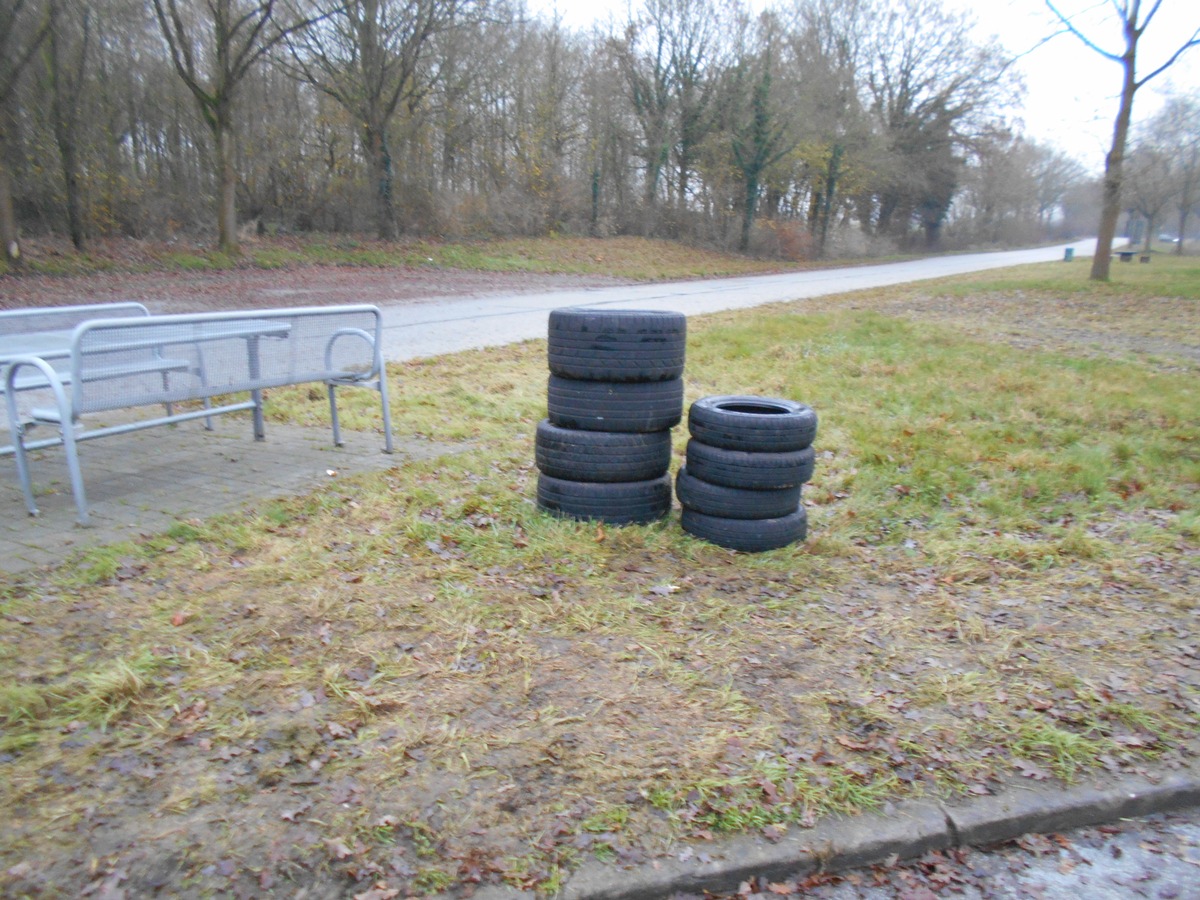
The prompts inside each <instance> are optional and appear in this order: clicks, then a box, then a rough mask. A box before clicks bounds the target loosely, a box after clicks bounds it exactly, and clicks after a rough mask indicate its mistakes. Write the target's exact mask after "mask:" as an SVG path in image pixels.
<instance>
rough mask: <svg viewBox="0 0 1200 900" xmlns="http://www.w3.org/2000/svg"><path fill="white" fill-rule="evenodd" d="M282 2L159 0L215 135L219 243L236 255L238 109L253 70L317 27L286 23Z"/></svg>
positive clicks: (157, 7) (170, 42)
mask: <svg viewBox="0 0 1200 900" xmlns="http://www.w3.org/2000/svg"><path fill="white" fill-rule="evenodd" d="M275 10H276V0H206V2H205V3H203V4H197V3H189V2H187V0H154V12H155V14H156V15H157V16H158V23H159V26H160V27H161V28H162V33H163V37H164V38H165V39H166V42H167V46H168V47H169V48H170V51H171V61H172V62H173V63H174V65H175V71H176V72H177V73H178V74H179V77H180V78H181V79H183V83H184V84H185V85H187V88H188V90H189V91H190V92H191V94H192V97H194V98H195V101H196V105H197V106H198V108H199V110H200V114H201V115H202V116H203V117H204V121H205V123H206V124H207V125H208V128H209V131H211V132H212V138H213V143H214V145H215V146H214V150H215V155H216V169H217V192H218V200H217V240H218V243H219V245H220V247H221V249H222V250H224V251H226V252H232V253H236V252H237V251H238V237H237V166H236V156H235V148H234V137H235V130H234V121H235V120H234V108H235V105H236V102H237V95H238V88H239V86H240V85H241V84H242V82H243V80H244V79H245V78H246V76H247V74H249V72H250V70H251V69H252V68H253V67H254V66H255V64H256V63H258V61H259V60H261V59H262V58H263V57H264V56H265V55H266V54H267V53H269V52H270V51H271V49H272V48H273V47H274V46H275V45H276V44H277V43H279V42H280V41H281V40H283V39H284V38H285V37H286V36H287V35H288V34H289V33H292V32H294V31H298V30H299V29H301V28H304V27H306V26H307V25H310V24H312V22H313V21H315V19H310V18H300V19H295V20H292V21H291V22H289V23H287V24H281V23H280V22H278V21H276V18H275Z"/></svg>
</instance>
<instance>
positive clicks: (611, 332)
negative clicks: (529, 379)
mask: <svg viewBox="0 0 1200 900" xmlns="http://www.w3.org/2000/svg"><path fill="white" fill-rule="evenodd" d="M548 343H549V365H550V380H549V384H548V386H547V404H546V405H547V418H546V419H545V420H543V421H542V422H541V423H539V424H538V428H537V437H536V459H537V466H538V470H539V474H538V487H537V502H538V506H539V507H540V508H541V509H544V510H546V511H548V512H551V513H554V514H556V515H561V516H566V517H570V518H574V519H595V520H598V521H601V522H606V523H608V524H612V525H629V524H647V523H650V522H653V521H655V520H657V519H661V518H663V517H664V516H666V515H667V514H668V513H669V512H670V510H671V477H670V475H669V474H668V470H669V469H670V465H671V428H672V426H674V425H677V424H678V423H679V422H680V420H681V419H682V418H683V378H682V375H683V366H684V356H685V353H686V344H687V319H686V317H685V316H684V315H683V314H682V313H673V312H664V311H659V310H600V309H588V308H575V309H559V310H553V311H552V312H551V313H550V323H549V336H548Z"/></svg>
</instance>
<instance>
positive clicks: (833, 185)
mask: <svg viewBox="0 0 1200 900" xmlns="http://www.w3.org/2000/svg"><path fill="white" fill-rule="evenodd" d="M844 152H845V150H844V148H843V147H842V145H841V144H834V145H833V149H832V151H831V152H830V154H829V163H828V164H827V166H826V168H825V189H824V190H823V191H822V192H821V208H820V218H819V221H818V223H817V227H818V231H817V256H818V257H819V258H821V259H824V258H825V245H826V242H827V241H828V239H829V217H830V216H831V215H832V214H833V200H834V197H836V196H837V185H838V180H839V178H841V168H842V154H843V153H844Z"/></svg>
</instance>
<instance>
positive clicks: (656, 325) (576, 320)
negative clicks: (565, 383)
mask: <svg viewBox="0 0 1200 900" xmlns="http://www.w3.org/2000/svg"><path fill="white" fill-rule="evenodd" d="M548 344H549V354H548V355H549V363H550V372H551V373H552V374H554V375H558V376H559V377H561V378H574V379H577V380H580V381H615V382H644V381H668V380H670V379H672V378H678V377H679V376H680V375H682V374H683V365H684V355H685V352H686V348H687V317H686V316H685V315H684V314H683V313H677V312H670V311H667V310H650V309H641V310H639V309H626V310H607V309H589V308H587V307H574V308H570V309H555V310H551V312H550V327H549V337H548Z"/></svg>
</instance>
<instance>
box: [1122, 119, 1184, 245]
mask: <svg viewBox="0 0 1200 900" xmlns="http://www.w3.org/2000/svg"><path fill="white" fill-rule="evenodd" d="M1126 163H1127V164H1128V167H1129V168H1128V171H1127V172H1126V173H1125V183H1126V187H1127V188H1128V192H1127V193H1128V198H1127V206H1128V207H1129V209H1131V210H1132V211H1133V212H1135V213H1137V214H1138V215H1139V216H1141V217H1142V219H1143V221H1144V222H1145V223H1146V232H1145V236H1144V240H1145V243H1144V250H1145V252H1146V253H1149V252H1150V244H1151V242H1152V241H1153V240H1154V234H1155V230H1156V229H1157V228H1158V226H1159V225H1160V224H1161V223H1162V215H1163V210H1164V209H1166V208H1167V206H1168V205H1169V204H1170V202H1171V198H1172V197H1173V196H1174V194H1175V191H1176V185H1177V182H1176V177H1177V173H1176V171H1175V165H1174V160H1173V159H1172V157H1171V156H1170V155H1169V154H1168V153H1166V152H1164V151H1163V150H1162V149H1161V148H1159V147H1156V146H1155V145H1154V144H1151V143H1149V142H1147V143H1141V144H1138V145H1137V146H1136V147H1134V148H1133V151H1132V152H1131V153H1130V154H1129V156H1128V158H1127V159H1126Z"/></svg>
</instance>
